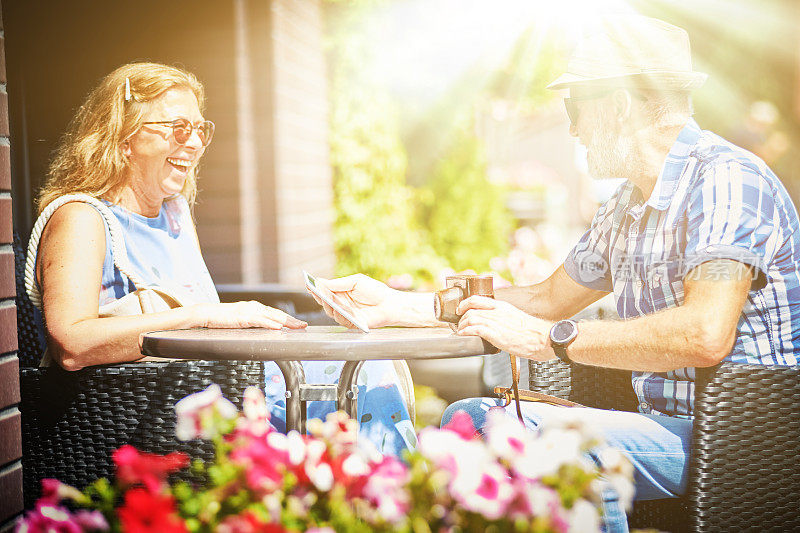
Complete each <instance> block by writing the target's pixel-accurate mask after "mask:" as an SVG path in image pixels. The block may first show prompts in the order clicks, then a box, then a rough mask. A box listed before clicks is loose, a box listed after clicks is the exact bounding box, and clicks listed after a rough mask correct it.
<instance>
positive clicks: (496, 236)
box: [420, 129, 514, 272]
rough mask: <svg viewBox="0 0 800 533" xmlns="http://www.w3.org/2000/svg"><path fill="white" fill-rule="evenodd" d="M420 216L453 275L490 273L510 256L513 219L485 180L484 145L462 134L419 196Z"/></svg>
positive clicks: (497, 191) (496, 190)
mask: <svg viewBox="0 0 800 533" xmlns="http://www.w3.org/2000/svg"><path fill="white" fill-rule="evenodd" d="M420 217H421V220H422V222H423V225H424V226H425V227H426V228H427V230H428V232H429V233H430V242H431V244H432V245H433V249H434V250H435V251H436V253H437V254H438V255H440V256H441V257H443V258H444V259H445V260H446V261H447V262H448V264H449V266H451V267H452V268H454V269H455V270H457V271H459V270H465V269H474V270H476V271H478V272H481V271H485V270H488V269H489V260H490V259H491V258H493V257H496V256H498V255H504V254H506V253H507V251H508V247H509V243H508V238H509V235H510V233H511V230H512V229H513V224H514V221H513V218H512V216H511V214H510V213H509V211H508V209H507V208H506V206H505V193H504V191H503V189H502V188H501V187H500V186H498V185H495V184H493V183H491V182H490V181H489V180H488V176H487V167H486V159H485V156H484V153H483V149H482V146H481V142H480V140H479V139H478V138H477V137H476V136H475V134H474V133H473V132H472V131H471V130H469V129H464V130H461V131H460V132H459V133H458V134H457V135H456V138H455V139H454V140H453V143H452V146H451V149H450V150H449V152H448V153H447V154H446V155H445V157H444V158H443V159H442V160H441V161H440V162H439V164H438V165H437V166H436V168H435V170H434V174H433V177H432V179H431V181H430V182H429V183H428V185H427V186H425V187H424V188H423V189H422V190H421V191H420Z"/></svg>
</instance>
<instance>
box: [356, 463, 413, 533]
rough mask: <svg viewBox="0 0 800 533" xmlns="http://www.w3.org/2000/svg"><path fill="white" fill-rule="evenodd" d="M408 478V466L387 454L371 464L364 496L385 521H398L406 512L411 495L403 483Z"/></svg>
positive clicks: (405, 482) (406, 481)
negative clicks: (374, 463) (376, 462)
mask: <svg viewBox="0 0 800 533" xmlns="http://www.w3.org/2000/svg"><path fill="white" fill-rule="evenodd" d="M409 478H410V475H409V473H408V468H407V467H406V465H405V464H404V463H402V462H401V461H399V460H398V459H396V458H395V457H391V456H388V455H387V456H385V457H384V458H383V459H382V460H381V461H380V462H379V463H378V464H376V465H374V466H373V469H372V473H371V474H369V476H368V479H367V482H366V485H364V497H365V498H367V500H368V501H369V502H371V503H372V504H373V505H375V506H376V507H377V511H378V514H379V515H380V516H381V517H382V518H383V519H384V520H386V521H387V522H390V523H393V524H394V523H398V522H399V521H401V520H402V519H403V517H404V516H405V514H406V513H407V512H408V510H409V508H410V505H411V497H410V495H409V493H408V491H407V490H406V489H405V485H406V484H407V483H408V481H409Z"/></svg>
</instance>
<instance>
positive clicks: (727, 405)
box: [689, 363, 800, 531]
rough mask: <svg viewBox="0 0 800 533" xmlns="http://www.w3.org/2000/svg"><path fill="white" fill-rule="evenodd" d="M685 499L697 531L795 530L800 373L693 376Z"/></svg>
mask: <svg viewBox="0 0 800 533" xmlns="http://www.w3.org/2000/svg"><path fill="white" fill-rule="evenodd" d="M698 390H699V391H701V392H699V393H698V394H697V397H696V400H695V424H694V446H693V454H694V457H693V459H694V461H693V471H692V478H691V483H690V488H689V499H690V501H691V502H692V506H693V508H694V513H693V523H694V527H695V528H696V529H697V530H698V531H797V530H798V529H800V503H798V497H799V496H800V467H798V458H800V409H799V408H800V368H796V367H782V366H762V365H753V364H730V363H726V364H724V365H722V367H721V368H720V369H719V370H716V372H713V371H712V372H709V371H703V372H700V374H699V376H698Z"/></svg>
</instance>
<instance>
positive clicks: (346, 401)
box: [142, 326, 497, 433]
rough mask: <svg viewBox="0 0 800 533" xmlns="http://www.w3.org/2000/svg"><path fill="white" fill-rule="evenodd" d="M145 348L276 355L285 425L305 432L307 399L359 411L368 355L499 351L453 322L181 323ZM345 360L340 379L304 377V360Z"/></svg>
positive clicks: (196, 354) (162, 353) (262, 357)
mask: <svg viewBox="0 0 800 533" xmlns="http://www.w3.org/2000/svg"><path fill="white" fill-rule="evenodd" d="M142 337H143V340H142V353H143V354H145V355H148V356H153V357H168V358H179V359H205V360H239V361H254V360H255V361H275V363H276V364H277V365H278V368H280V370H281V373H282V374H283V378H284V380H285V381H286V428H287V429H296V430H298V431H300V432H301V433H305V422H306V408H305V407H306V404H305V402H307V401H312V400H335V401H336V402H337V406H338V407H339V408H340V409H343V410H344V411H345V412H346V413H347V414H348V415H349V416H350V417H351V418H355V417H356V412H357V398H358V389H357V387H356V379H357V377H358V371H359V370H360V368H361V365H362V364H363V363H364V361H369V360H377V359H393V360H398V359H403V360H407V359H445V358H455V357H467V356H473V355H481V354H487V353H496V352H497V348H495V347H494V346H492V345H491V344H489V343H487V342H486V341H484V340H483V339H481V338H480V337H474V336H461V335H456V334H455V333H453V331H452V330H450V329H449V328H379V329H373V330H371V331H370V332H369V333H362V332H361V331H358V330H354V329H347V328H345V327H342V326H309V327H307V328H305V329H299V330H296V329H281V330H269V329H256V328H253V329H181V330H167V331H153V332H150V333H145V334H144V335H143V336H142ZM320 360H335V361H345V364H344V366H343V367H342V373H341V375H340V376H339V384H338V385H317V384H307V383H306V382H305V373H304V372H303V367H302V365H301V364H300V361H320Z"/></svg>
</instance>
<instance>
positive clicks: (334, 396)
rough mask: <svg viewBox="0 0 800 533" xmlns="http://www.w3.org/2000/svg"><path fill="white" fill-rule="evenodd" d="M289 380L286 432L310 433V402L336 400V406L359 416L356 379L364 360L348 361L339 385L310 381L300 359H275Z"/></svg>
mask: <svg viewBox="0 0 800 533" xmlns="http://www.w3.org/2000/svg"><path fill="white" fill-rule="evenodd" d="M275 364H277V365H278V368H279V369H280V371H281V374H283V379H284V381H285V382H286V431H291V430H293V429H294V430H296V431H299V432H300V433H302V434H305V433H306V421H307V420H308V412H307V408H306V405H307V402H310V401H326V400H328V401H330V400H332V401H335V402H336V407H337V408H338V409H341V410H342V411H344V412H345V413H346V414H347V416H349V417H350V418H353V419H355V418H356V416H358V387H357V386H356V380H357V379H358V373H359V371H360V370H361V365H363V364H364V361H346V362H345V363H344V366H342V372H341V374H340V375H339V384H338V385H320V384H311V383H306V373H305V372H304V371H303V365H302V364H301V363H300V361H275Z"/></svg>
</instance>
